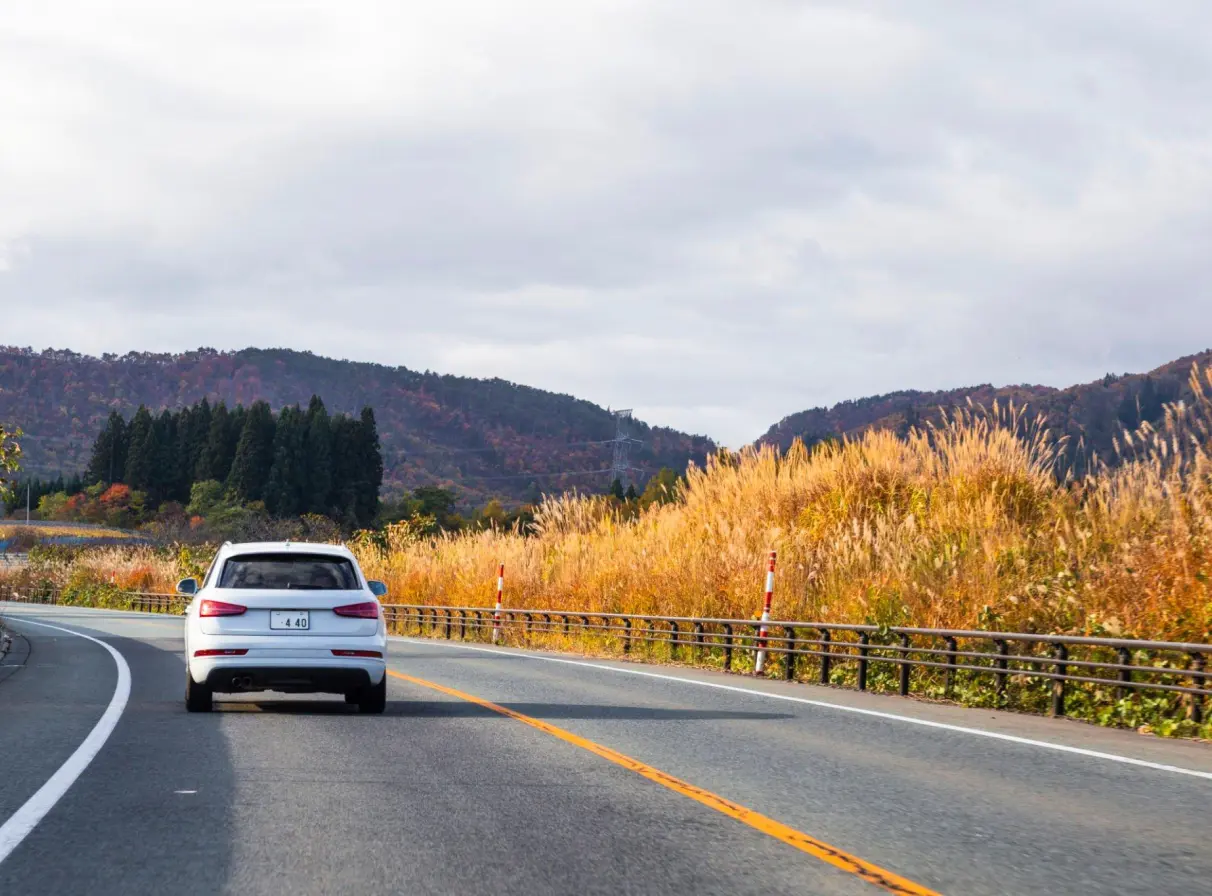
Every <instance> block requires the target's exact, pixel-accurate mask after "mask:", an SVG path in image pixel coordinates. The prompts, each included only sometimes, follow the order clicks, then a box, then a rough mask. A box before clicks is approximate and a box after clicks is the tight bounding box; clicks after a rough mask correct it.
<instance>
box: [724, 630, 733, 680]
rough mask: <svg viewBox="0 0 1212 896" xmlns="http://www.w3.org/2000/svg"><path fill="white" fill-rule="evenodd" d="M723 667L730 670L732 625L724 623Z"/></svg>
mask: <svg viewBox="0 0 1212 896" xmlns="http://www.w3.org/2000/svg"><path fill="white" fill-rule="evenodd" d="M724 669H725V671H727V672H731V671H732V626H731V625H727V624H725V625H724Z"/></svg>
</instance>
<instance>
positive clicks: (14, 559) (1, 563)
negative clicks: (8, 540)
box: [0, 553, 29, 568]
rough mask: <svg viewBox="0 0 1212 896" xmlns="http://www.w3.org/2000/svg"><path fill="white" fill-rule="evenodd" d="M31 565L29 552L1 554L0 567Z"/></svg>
mask: <svg viewBox="0 0 1212 896" xmlns="http://www.w3.org/2000/svg"><path fill="white" fill-rule="evenodd" d="M28 565H29V554H9V553H2V554H0V567H9V568H12V567H19V566H20V567H24V566H28Z"/></svg>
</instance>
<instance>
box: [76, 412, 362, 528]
mask: <svg viewBox="0 0 1212 896" xmlns="http://www.w3.org/2000/svg"><path fill="white" fill-rule="evenodd" d="M207 481H215V482H220V483H223V484H224V485H225V487H226V490H227V494H228V495H229V496H230V498H231V499H233V500H235V501H238V502H241V503H246V504H253V503H256V502H261V503H263V504H264V506H265V509H266V511H267V512H268V513H269V514H271V515H272V516H276V517H293V516H299V515H301V514H305V513H315V514H321V515H323V516H327V517H329V518H331V519H333V520H336V521H338V522H341V523H343V524H346V525H349V526H355V525H356V526H367V525H370V524H371V523H373V521H374V520H375V517H376V516H377V515H378V512H379V488H380V486H381V485H382V482H383V457H382V453H381V451H380V448H379V435H378V430H377V427H376V424H375V415H374V411H373V410H372V409H370V408H363V409H362V413H361V415H360V416H359V417H357V418H354V417H349V416H346V415H345V414H337V415H335V416H329V414H328V411H327V410H326V409H325V407H324V402H323V401H321V400H320V398H319V397H317V396H312V399H311V402H310V403H309V404H308V406H307V409H306V410H303V409H301V408H300V407H299V406H298V405H292V406H288V407H285V408H282V410H281V411H280V412H279V413H278V414H276V415H275V414H274V413H273V412H272V411H271V410H270V407H269V404H268V403H266V402H264V401H256V402H254V403H253V404H251V405H250V406H249V407H248V408H247V409H245V408H244V407H243V406H242V405H236V407H235V408H234V409H232V410H228V408H227V406H226V405H225V404H223V403H222V402H220V403H219V404H217V405H215V406H214V407H212V406H211V405H210V403H209V402H207V401H206V400H205V399H203V400H202V401H201V402H199V403H197V404H195V405H193V406H191V407H187V408H182V409H181V410H179V411H167V410H166V411H163V412H161V413H160V414H159V416H156V415H153V414H152V413H151V412H150V411H149V410H148V409H147V408H146V407H144V406H142V405H140V406H139V409H138V410H137V411H136V412H135V415H134V417H132V418H131V419H130V420H129V421H127V420H126V419H125V418H124V417H123V416H122V415H121V414H119V413H117V412H116V411H115V412H113V413H111V414H110V416H109V420H108V421H107V423H106V425H105V428H104V429H103V430H102V431H101V434H100V435H99V436H98V437H97V440H96V442H94V444H93V449H92V454H91V457H90V460H89V464H88V470H87V472H86V473H85V475H84V483H85V485H91V484H94V483H99V482H100V483H107V484H112V483H123V484H125V485H126V486H128V487H129V488H131V489H132V490H137V491H140V492H143V493H145V494H146V495H147V503H148V505H149V506H151V507H156V506H159V505H160V504H162V503H164V502H168V501H175V502H179V503H181V504H185V503H187V502H188V501H189V500H190V491H191V489H192V488H193V485H194V484H195V483H199V482H207Z"/></svg>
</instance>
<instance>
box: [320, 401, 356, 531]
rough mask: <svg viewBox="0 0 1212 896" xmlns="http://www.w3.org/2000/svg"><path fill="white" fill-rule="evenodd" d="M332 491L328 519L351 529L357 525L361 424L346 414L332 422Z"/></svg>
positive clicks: (329, 496) (338, 416)
mask: <svg viewBox="0 0 1212 896" xmlns="http://www.w3.org/2000/svg"><path fill="white" fill-rule="evenodd" d="M331 428H332V489H331V490H330V491H329V493H328V510H327V514H328V516H330V517H332V518H333V519H334V520H337V521H338V522H339V523H341V524H342V525H344V526H346V527H349V528H352V527H353V526H355V525H356V524H357V511H356V508H357V498H356V494H357V492H356V487H355V482H356V480H357V476H358V458H357V442H358V437H357V430H358V424H357V423H356V422H355V421H353V420H352V419H350V418H349V417H347V416H346V415H345V414H338V415H337V416H336V417H333V418H332V423H331Z"/></svg>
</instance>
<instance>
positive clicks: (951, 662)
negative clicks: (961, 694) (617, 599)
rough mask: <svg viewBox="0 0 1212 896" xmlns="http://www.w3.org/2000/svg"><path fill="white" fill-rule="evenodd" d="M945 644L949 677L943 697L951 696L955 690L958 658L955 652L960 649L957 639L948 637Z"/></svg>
mask: <svg viewBox="0 0 1212 896" xmlns="http://www.w3.org/2000/svg"><path fill="white" fill-rule="evenodd" d="M943 643H944V644H946V645H947V676H946V679H945V681H944V684H943V695H944V696H946V697H948V698H949V697H950V696H951V692H952V691H954V690H955V664H956V662H957V658H956V656H955V651H956V650H957V649H958V645H957V644H956V641H955V638H951V637H947V638H944V639H943Z"/></svg>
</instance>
